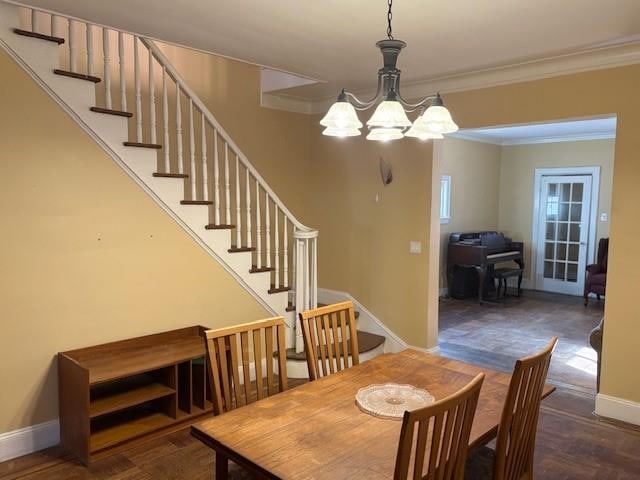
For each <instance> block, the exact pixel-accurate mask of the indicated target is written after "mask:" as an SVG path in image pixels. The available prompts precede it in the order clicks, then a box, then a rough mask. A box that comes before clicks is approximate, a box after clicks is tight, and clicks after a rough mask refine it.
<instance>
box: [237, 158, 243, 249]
mask: <svg viewBox="0 0 640 480" xmlns="http://www.w3.org/2000/svg"><path fill="white" fill-rule="evenodd" d="M240 215H241V212H240V162H239V160H238V155H237V154H236V245H237V246H238V247H240V246H241V245H242V232H241V231H240V230H242V228H241V225H242V223H241V222H242V218H241V216H240Z"/></svg>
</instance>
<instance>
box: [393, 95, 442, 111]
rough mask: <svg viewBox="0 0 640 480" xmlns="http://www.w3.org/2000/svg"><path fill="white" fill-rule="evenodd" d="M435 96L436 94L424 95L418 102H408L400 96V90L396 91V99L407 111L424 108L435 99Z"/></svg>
mask: <svg viewBox="0 0 640 480" xmlns="http://www.w3.org/2000/svg"><path fill="white" fill-rule="evenodd" d="M437 96H438V95H437V94H436V95H429V96H428V97H425V98H423V99H422V100H420V101H419V102H418V103H409V102H407V101H406V100H405V99H404V98H402V95H401V94H400V92H398V101H399V102H400V103H401V104H402V106H403V107H404V109H405V110H406V111H407V112H415V111H416V110H420V109H425V110H426V109H427V108H428V107H429V105H431V103H432V102H433V100H435V99H436V97H437Z"/></svg>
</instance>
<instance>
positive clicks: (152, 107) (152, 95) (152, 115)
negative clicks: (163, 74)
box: [149, 50, 156, 143]
mask: <svg viewBox="0 0 640 480" xmlns="http://www.w3.org/2000/svg"><path fill="white" fill-rule="evenodd" d="M149 129H150V130H151V139H150V141H151V143H156V79H155V76H154V75H153V55H151V51H150V50H149Z"/></svg>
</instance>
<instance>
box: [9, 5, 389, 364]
mask: <svg viewBox="0 0 640 480" xmlns="http://www.w3.org/2000/svg"><path fill="white" fill-rule="evenodd" d="M0 46H1V47H2V48H4V50H6V51H7V53H9V55H11V56H12V57H13V58H14V60H15V61H16V62H17V63H18V64H19V65H20V66H21V67H22V68H24V70H26V71H27V73H29V75H30V76H31V77H32V78H33V79H34V80H35V81H36V82H37V83H38V84H40V86H41V87H42V88H43V89H44V90H45V91H46V92H47V93H48V94H49V95H50V96H51V97H52V98H53V99H54V100H55V101H56V102H57V103H58V104H59V105H60V106H61V107H62V108H63V109H64V110H65V111H66V112H67V113H68V114H69V115H70V116H71V117H72V118H74V120H76V122H77V123H78V124H79V125H80V126H81V127H82V128H83V129H84V130H85V131H86V132H87V134H88V135H90V136H91V137H92V138H93V140H94V141H96V143H98V145H100V146H101V147H102V148H103V150H104V151H105V152H106V153H107V154H108V155H110V156H111V158H113V160H114V161H115V162H116V163H117V164H118V165H120V166H121V167H122V169H123V170H124V171H125V172H126V173H127V174H128V175H129V176H131V178H133V179H134V180H135V181H136V182H137V183H138V184H139V185H140V187H141V188H143V189H144V191H145V192H146V193H147V194H148V195H150V196H151V197H152V198H153V199H154V200H155V201H156V202H157V203H158V205H160V206H161V207H162V208H163V209H164V210H165V211H166V212H167V214H169V215H170V216H171V217H172V218H173V219H174V220H175V221H176V222H177V223H178V224H179V225H180V226H181V227H182V228H183V229H184V230H185V231H187V232H188V233H189V234H190V235H191V236H192V237H193V238H194V240H195V241H196V242H197V243H199V244H200V246H201V247H202V248H203V249H204V250H205V251H206V252H207V253H209V255H211V256H212V257H214V258H215V259H216V260H217V261H218V262H219V263H220V264H221V265H222V266H223V267H224V268H225V269H226V270H227V271H228V272H229V273H230V274H231V275H232V276H234V277H235V279H236V280H237V281H238V282H239V283H240V284H241V285H242V286H243V287H244V288H245V289H246V290H247V291H248V292H250V293H251V294H252V295H253V297H254V298H255V299H256V300H257V301H258V302H259V303H260V304H261V305H262V306H263V307H264V308H265V309H267V310H268V311H269V312H271V313H272V314H273V315H283V316H284V317H285V322H286V323H287V326H288V329H287V331H288V336H287V347H288V348H289V350H288V357H289V359H290V363H291V367H292V369H293V370H296V371H298V370H301V369H302V365H303V363H304V354H303V343H302V332H301V329H300V328H296V327H297V326H298V325H297V323H298V322H297V313H298V312H300V311H303V310H307V309H309V308H313V307H315V306H316V305H317V238H318V232H317V231H316V230H314V229H312V228H309V227H307V226H305V225H303V224H302V223H301V222H300V221H298V220H297V219H296V218H295V217H294V216H293V214H292V213H291V212H290V211H289V210H288V209H287V207H286V206H285V205H284V204H283V202H282V201H281V200H280V199H279V198H278V196H277V195H276V194H275V192H274V191H273V190H272V189H271V188H270V187H269V185H268V184H267V182H266V181H265V180H264V179H263V178H262V176H261V175H260V173H259V172H258V171H257V170H256V169H255V168H254V167H253V165H252V164H251V163H250V162H249V160H248V159H247V157H246V156H245V155H244V154H243V153H242V151H241V150H240V148H239V147H238V146H237V145H236V144H235V143H234V142H233V140H232V139H231V138H230V136H229V135H228V134H227V132H226V131H225V130H224V128H223V127H222V126H221V125H220V124H219V122H218V121H217V120H216V118H215V117H214V115H213V114H212V113H211V112H210V111H209V109H208V108H207V106H206V105H205V104H204V103H203V102H202V101H201V100H200V99H199V98H198V96H197V95H196V94H195V93H194V92H193V91H192V90H191V88H190V87H189V86H188V85H187V83H186V82H185V81H184V79H183V78H182V77H181V75H180V73H179V72H178V71H177V70H176V69H175V68H174V67H173V66H172V65H171V63H170V62H169V60H168V59H167V58H166V56H165V55H164V54H163V52H162V50H161V49H160V48H158V46H157V45H156V44H155V43H154V42H153V41H151V40H149V39H147V38H144V37H140V36H137V35H133V34H130V33H127V32H123V31H119V30H116V29H111V28H108V27H103V26H98V25H94V24H91V23H89V22H85V21H81V20H77V19H73V18H68V17H65V16H62V15H58V14H55V13H52V12H46V11H42V10H37V9H32V8H26V7H19V6H16V5H13V4H8V3H4V2H0ZM365 337H366V335H364V336H363V337H362V338H361V339H360V344H361V345H363V346H364V347H366V348H369V347H371V345H374V344H375V346H374V347H373V348H370V350H375V349H379V348H380V346H381V345H382V342H384V337H381V338H382V340H380V339H375V341H372V339H371V338H365ZM304 373H306V365H305V366H304ZM300 376H304V375H303V374H302V373H301V375H300Z"/></svg>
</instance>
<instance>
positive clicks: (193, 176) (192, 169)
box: [189, 98, 198, 200]
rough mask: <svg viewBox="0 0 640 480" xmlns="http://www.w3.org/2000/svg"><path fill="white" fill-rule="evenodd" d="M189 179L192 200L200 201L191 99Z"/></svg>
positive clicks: (191, 103)
mask: <svg viewBox="0 0 640 480" xmlns="http://www.w3.org/2000/svg"><path fill="white" fill-rule="evenodd" d="M189 158H190V159H191V165H190V167H189V170H190V171H189V178H190V179H191V200H197V199H198V188H197V184H196V177H197V175H196V134H195V129H194V126H193V100H191V98H189Z"/></svg>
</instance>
